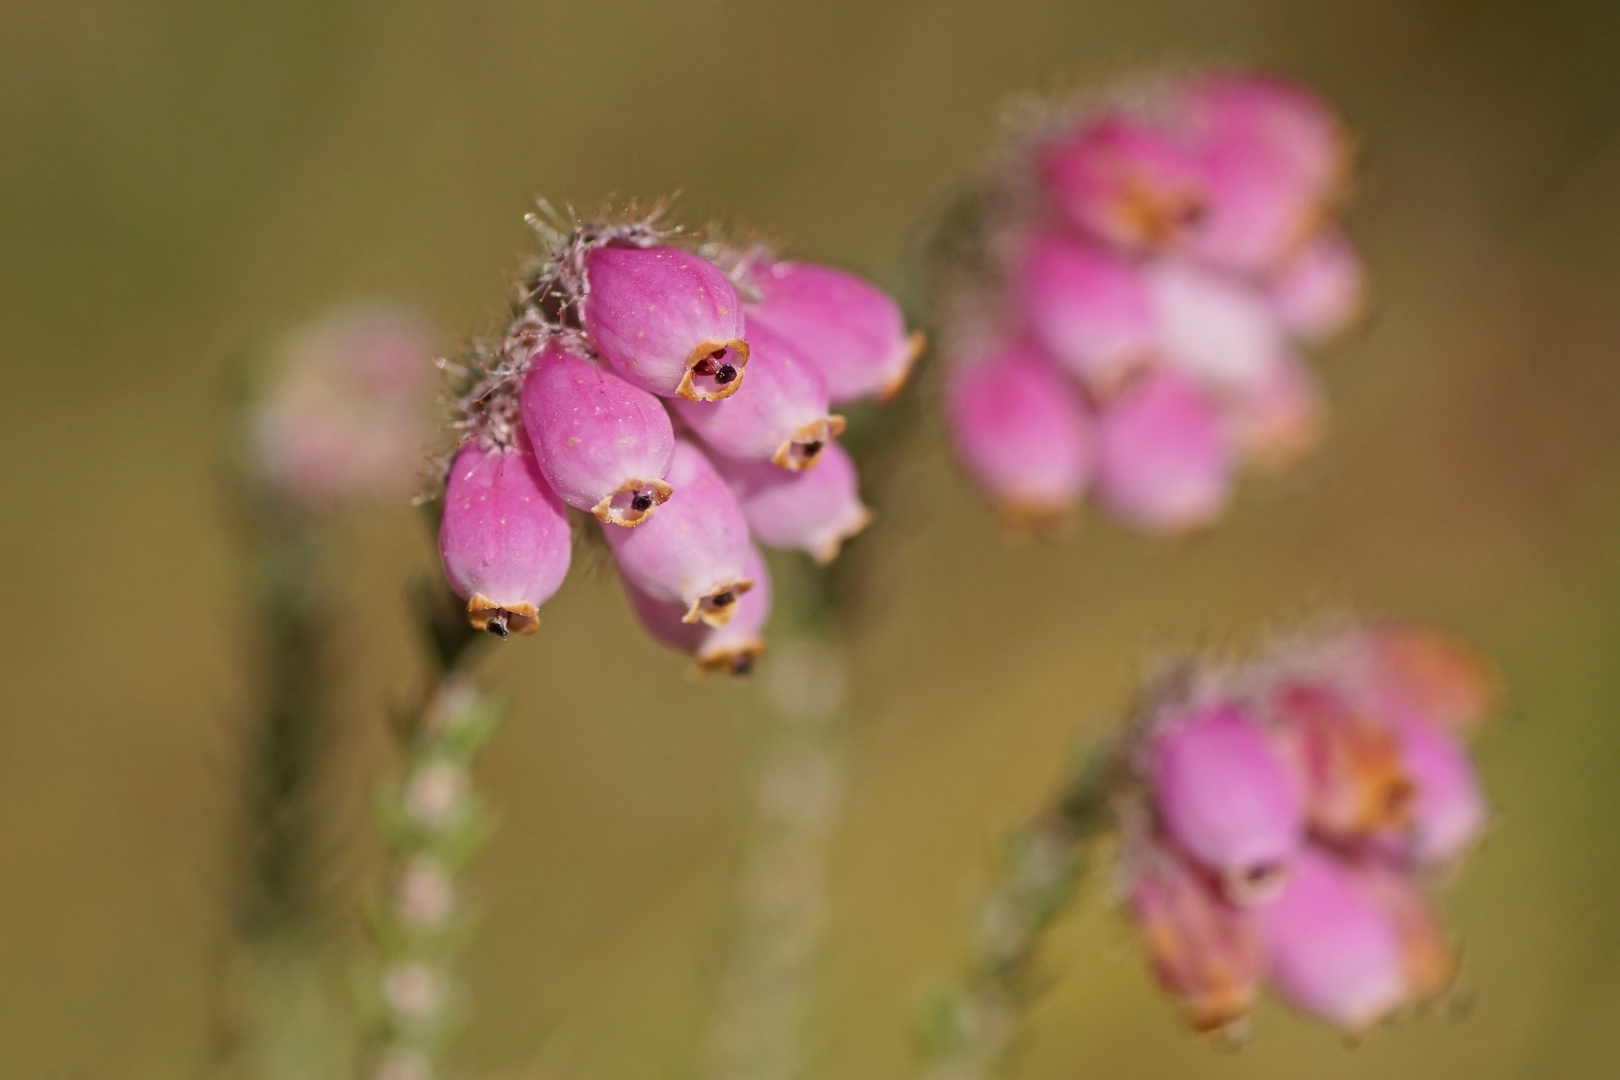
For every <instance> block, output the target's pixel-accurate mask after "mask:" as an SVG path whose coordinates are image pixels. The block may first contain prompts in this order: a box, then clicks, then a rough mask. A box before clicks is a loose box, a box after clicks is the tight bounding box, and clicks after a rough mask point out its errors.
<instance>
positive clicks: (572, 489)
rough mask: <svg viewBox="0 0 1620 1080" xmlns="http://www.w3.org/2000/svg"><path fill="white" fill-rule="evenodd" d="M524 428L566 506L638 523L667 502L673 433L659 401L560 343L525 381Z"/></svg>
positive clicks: (623, 522)
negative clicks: (667, 479)
mask: <svg viewBox="0 0 1620 1080" xmlns="http://www.w3.org/2000/svg"><path fill="white" fill-rule="evenodd" d="M523 427H524V429H525V430H526V431H527V432H528V434H529V438H530V440H531V441H532V443H533V444H534V454H535V458H536V460H538V461H539V463H540V472H541V473H542V474H543V475H544V476H545V478H546V482H547V483H548V484H550V485H551V487H552V490H554V491H556V493H557V494H558V495H559V496H561V497H562V500H563V501H564V502H566V503H567V504H568V505H569V506H572V507H575V508H577V509H580V510H589V511H590V512H591V513H593V514H595V515H596V516H597V518H598V519H599V520H601V521H604V522H611V523H612V524H614V525H638V524H640V523H641V522H642V521H643V520H644V519H645V518H646V517H647V516H648V515H649V514H651V513H652V512H653V511H654V510H656V509H657V508H658V507H659V505H660V504H661V503H663V501H664V500H665V499H667V498H669V493H670V486H669V484H668V483H667V482H666V481H665V480H664V476H665V474H666V473H668V472H669V462H670V458H671V456H672V455H673V454H674V453H675V432H674V429H673V428H672V427H671V425H670V422H669V414H668V413H667V412H665V411H664V406H663V404H662V403H660V402H659V400H658V399H657V398H656V397H654V396H653V395H652V394H649V393H648V392H647V391H645V390H642V389H641V388H639V387H636V386H632V385H630V384H629V383H627V382H625V381H624V380H623V379H621V378H619V377H618V376H617V375H613V374H610V373H609V372H606V371H603V370H602V369H601V368H599V367H597V366H596V365H595V364H593V363H591V362H590V361H588V360H585V359H582V358H581V357H578V356H575V355H574V354H573V353H570V352H568V351H567V350H566V349H564V348H563V347H562V346H560V345H555V344H554V345H551V346H549V347H548V348H546V349H545V350H544V351H542V352H541V353H540V354H539V355H538V356H536V357H535V359H534V363H533V365H532V367H531V368H530V370H529V374H528V377H527V379H525V381H524V383H523Z"/></svg>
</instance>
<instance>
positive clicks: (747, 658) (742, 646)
mask: <svg viewBox="0 0 1620 1080" xmlns="http://www.w3.org/2000/svg"><path fill="white" fill-rule="evenodd" d="M763 655H765V642H763V641H761V640H760V639H759V638H750V639H749V640H747V641H741V642H732V643H731V644H729V645H726V646H724V647H723V648H718V649H714V650H705V651H703V652H701V653H699V654H698V656H697V659H696V661H695V662H694V663H693V667H692V671H693V673H694V674H696V675H698V676H699V677H707V676H710V675H730V676H731V677H733V678H739V679H740V678H742V677H743V676H745V675H751V674H753V672H754V667H755V665H756V664H758V663H759V658H760V657H761V656H763Z"/></svg>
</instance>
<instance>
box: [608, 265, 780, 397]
mask: <svg viewBox="0 0 1620 1080" xmlns="http://www.w3.org/2000/svg"><path fill="white" fill-rule="evenodd" d="M584 260H585V273H586V281H587V283H588V285H587V290H586V293H585V297H584V313H583V317H584V324H585V331H586V333H588V334H589V335H590V338H591V342H592V344H594V345H595V346H596V349H597V351H598V352H600V353H601V354H602V356H603V358H604V359H606V360H607V362H608V363H610V364H612V365H613V366H614V367H615V368H616V369H617V370H618V372H619V373H620V374H621V375H623V376H624V377H625V378H626V379H629V380H630V381H631V382H632V383H634V384H636V385H637V386H639V387H641V388H642V389H644V390H650V391H652V392H653V393H655V394H658V395H659V396H661V397H679V398H685V399H686V400H688V401H717V400H719V399H721V398H724V397H728V396H729V395H731V394H732V393H734V392H735V391H736V390H737V388H738V387H739V386H741V385H742V375H743V365H745V364H746V363H747V362H748V343H747V342H746V341H745V340H743V312H742V303H741V302H740V301H739V300H738V299H737V291H736V290H735V289H734V288H732V285H731V282H730V281H729V280H728V279H727V278H726V275H725V274H723V273H721V272H720V269H719V267H717V266H715V265H714V264H713V263H711V262H709V261H708V260H707V259H705V258H703V257H702V256H700V255H694V254H692V253H691V252H688V251H682V250H680V249H679V248H669V247H651V248H639V247H616V246H613V245H611V244H610V245H608V246H606V247H596V248H591V249H590V250H589V251H588V252H587V253H586V254H585V257H584Z"/></svg>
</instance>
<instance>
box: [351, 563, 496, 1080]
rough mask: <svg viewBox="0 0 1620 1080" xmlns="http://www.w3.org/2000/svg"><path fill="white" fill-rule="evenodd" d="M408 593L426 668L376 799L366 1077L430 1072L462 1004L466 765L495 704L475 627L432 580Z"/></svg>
mask: <svg viewBox="0 0 1620 1080" xmlns="http://www.w3.org/2000/svg"><path fill="white" fill-rule="evenodd" d="M415 602H416V603H415V607H416V614H417V620H418V623H419V626H420V628H421V630H422V633H423V636H424V638H425V639H426V643H427V645H428V647H429V649H430V651H431V656H432V660H433V668H432V675H431V677H430V679H429V681H428V686H427V688H426V691H425V692H424V693H423V695H422V697H421V700H420V702H419V703H418V704H417V705H416V706H414V707H413V708H411V709H409V710H406V711H404V712H402V713H400V714H398V715H397V716H396V718H395V719H396V723H395V725H394V731H395V735H396V736H397V738H398V740H399V744H400V749H401V752H402V754H403V757H404V768H403V770H402V774H401V776H400V778H399V779H398V780H396V781H394V782H392V783H389V784H387V785H385V786H384V787H383V788H382V789H381V790H380V791H379V792H378V795H377V799H376V811H375V813H376V820H377V824H378V828H379V830H380V831H381V833H382V837H383V841H384V844H385V846H386V849H387V853H388V866H387V887H386V892H385V895H384V898H383V899H382V900H381V901H380V902H379V903H377V904H375V905H374V906H373V908H372V911H371V920H370V921H371V927H372V932H373V935H374V937H375V941H376V945H377V953H378V963H377V966H376V968H375V970H374V971H373V972H372V975H371V977H369V978H367V979H366V980H364V982H363V983H362V985H361V987H360V998H361V1003H362V1006H363V1008H364V1010H365V1012H366V1014H367V1016H368V1017H369V1028H370V1035H369V1038H368V1045H367V1052H366V1059H365V1063H364V1070H363V1075H364V1076H367V1077H371V1078H374V1080H431V1078H432V1077H434V1076H436V1075H438V1072H439V1067H440V1064H441V1061H442V1059H443V1056H444V1053H445V1051H446V1049H447V1047H448V1045H449V1042H450V1039H451V1036H452V1035H453V1034H454V1031H455V1029H456V1027H457V1023H456V1021H457V1018H458V1016H459V1015H460V1013H461V1012H462V1011H463V1010H464V1007H465V1002H464V1000H463V998H462V995H461V994H460V993H459V987H458V986H457V985H456V983H455V982H454V979H453V971H452V965H453V962H454V960H455V957H456V955H457V953H458V952H459V951H460V950H461V949H462V947H463V946H464V945H465V944H466V942H467V939H468V938H469V936H470V933H471V929H472V927H471V919H470V916H469V915H468V913H467V911H466V907H465V905H464V903H462V899H461V879H462V875H463V874H464V872H465V870H466V868H467V866H468V864H469V863H470V862H471V861H472V859H473V858H474V857H475V856H476V855H477V854H478V852H479V851H480V850H482V849H483V847H484V845H485V843H486V842H487V841H488V839H489V836H490V834H491V832H492V831H493V816H492V815H491V814H490V812H489V811H488V810H487V808H486V807H485V806H484V804H483V801H482V800H481V799H480V798H479V796H478V794H477V793H476V792H475V791H474V790H473V788H472V766H473V764H474V762H475V761H476V760H477V757H478V754H479V752H480V751H481V750H482V749H483V748H484V747H485V746H486V745H488V743H489V741H490V739H492V738H493V737H494V735H495V733H496V731H497V730H498V729H499V727H500V723H501V720H502V718H503V714H504V709H503V707H502V706H500V705H499V704H498V703H496V702H494V701H492V700H491V699H489V698H488V697H487V696H486V695H485V694H484V693H483V692H482V691H481V690H480V689H479V688H478V686H477V683H476V682H475V680H474V678H473V676H472V674H471V671H472V668H473V666H474V664H475V663H476V660H477V657H478V655H479V654H480V653H481V652H482V649H481V648H480V646H481V644H482V642H483V641H484V635H482V634H479V633H478V632H477V631H475V630H473V629H472V627H470V626H469V625H468V623H467V619H466V616H465V613H464V610H463V607H462V605H461V604H460V602H459V601H457V600H456V598H455V597H454V596H453V595H452V594H451V593H450V591H449V590H448V589H447V588H446V587H445V586H444V584H443V583H442V582H441V581H438V580H437V579H435V580H434V581H433V582H432V583H429V582H426V581H424V582H421V583H419V585H418V588H417V590H416V594H415Z"/></svg>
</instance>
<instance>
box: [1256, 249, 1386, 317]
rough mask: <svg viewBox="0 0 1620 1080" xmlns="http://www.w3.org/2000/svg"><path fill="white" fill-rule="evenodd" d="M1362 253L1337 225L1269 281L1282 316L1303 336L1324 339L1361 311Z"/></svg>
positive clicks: (1273, 307)
mask: <svg viewBox="0 0 1620 1080" xmlns="http://www.w3.org/2000/svg"><path fill="white" fill-rule="evenodd" d="M1365 287H1366V286H1365V282H1364V280H1363V273H1362V268H1361V257H1360V256H1359V255H1357V254H1356V249H1355V248H1354V247H1352V246H1351V245H1350V241H1349V239H1348V238H1347V237H1346V236H1345V235H1344V234H1343V233H1342V232H1340V231H1338V230H1337V229H1326V230H1323V231H1322V232H1320V233H1318V234H1317V235H1316V237H1315V238H1314V239H1312V240H1311V242H1310V243H1308V244H1306V245H1305V246H1304V247H1302V248H1300V249H1299V250H1298V251H1296V252H1295V253H1294V254H1293V255H1292V256H1291V257H1290V258H1289V259H1288V261H1287V262H1285V263H1283V264H1282V266H1281V267H1279V268H1278V270H1277V272H1276V274H1274V275H1273V276H1272V278H1271V281H1270V282H1269V283H1268V285H1267V294H1268V296H1269V297H1270V300H1271V310H1272V311H1273V312H1275V313H1276V316H1277V321H1278V322H1280V323H1281V324H1282V325H1283V328H1284V329H1285V330H1287V331H1288V332H1289V333H1290V334H1292V335H1293V336H1294V337H1296V338H1298V339H1300V340H1301V341H1309V342H1317V341H1325V340H1327V339H1328V338H1330V337H1332V336H1333V335H1335V334H1337V333H1339V332H1340V331H1341V330H1343V329H1344V328H1345V327H1347V326H1349V325H1350V323H1351V322H1353V321H1354V320H1355V317H1356V316H1357V315H1358V314H1359V313H1360V312H1361V307H1362V303H1363V299H1364V289H1365Z"/></svg>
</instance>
